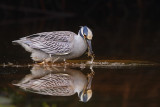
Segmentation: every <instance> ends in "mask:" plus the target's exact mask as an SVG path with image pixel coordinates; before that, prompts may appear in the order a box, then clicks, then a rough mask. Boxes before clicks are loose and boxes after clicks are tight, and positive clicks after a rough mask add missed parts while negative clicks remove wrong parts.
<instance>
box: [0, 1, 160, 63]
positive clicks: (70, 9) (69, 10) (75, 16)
mask: <svg viewBox="0 0 160 107" xmlns="http://www.w3.org/2000/svg"><path fill="white" fill-rule="evenodd" d="M159 4H160V3H159V1H158V0H78V1H77V0H1V1H0V16H1V17H0V37H1V39H0V42H1V45H0V61H1V63H3V62H5V63H7V62H16V63H21V62H23V63H26V62H31V59H30V58H29V55H30V54H29V53H28V52H25V51H24V49H22V48H21V47H19V46H13V45H12V43H11V41H13V40H15V39H18V38H20V37H23V36H27V35H30V34H34V33H38V32H44V31H55V30H62V31H63V30H69V31H73V32H75V33H78V30H79V28H80V27H79V26H83V25H87V26H88V27H90V28H91V29H92V31H93V34H94V37H93V50H94V52H95V54H96V59H116V60H121V59H132V60H147V61H155V62H160V61H159V60H160V21H159V18H160V6H159ZM81 59H87V57H86V56H85V55H84V56H83V57H81Z"/></svg>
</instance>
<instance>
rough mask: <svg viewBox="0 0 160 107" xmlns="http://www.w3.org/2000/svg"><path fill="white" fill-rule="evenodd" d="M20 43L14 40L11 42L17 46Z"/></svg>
mask: <svg viewBox="0 0 160 107" xmlns="http://www.w3.org/2000/svg"><path fill="white" fill-rule="evenodd" d="M20 43H21V40H14V41H12V44H13V45H19V44H20Z"/></svg>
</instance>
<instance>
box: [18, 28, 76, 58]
mask: <svg viewBox="0 0 160 107" xmlns="http://www.w3.org/2000/svg"><path fill="white" fill-rule="evenodd" d="M75 35H76V34H75V33H73V32H70V31H54V32H42V33H37V34H33V35H30V36H27V37H24V38H21V40H22V41H23V43H25V44H27V45H28V46H30V47H31V48H34V49H38V50H41V51H44V52H45V53H48V54H51V55H65V54H69V53H70V52H71V49H72V47H73V39H74V36H75Z"/></svg>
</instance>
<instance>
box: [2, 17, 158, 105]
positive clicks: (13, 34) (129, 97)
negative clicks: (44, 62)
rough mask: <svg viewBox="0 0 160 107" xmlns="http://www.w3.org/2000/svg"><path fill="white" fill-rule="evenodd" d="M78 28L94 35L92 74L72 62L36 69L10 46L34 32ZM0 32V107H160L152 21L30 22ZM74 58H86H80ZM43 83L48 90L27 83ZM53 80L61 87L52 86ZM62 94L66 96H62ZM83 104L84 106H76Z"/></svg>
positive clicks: (155, 30)
mask: <svg viewBox="0 0 160 107" xmlns="http://www.w3.org/2000/svg"><path fill="white" fill-rule="evenodd" d="M81 25H87V26H89V27H91V29H92V30H93V34H94V39H93V51H94V53H95V54H96V60H98V59H101V61H100V62H99V63H96V64H95V65H93V71H92V69H90V65H85V64H84V62H83V61H77V60H76V61H73V62H72V63H73V64H71V65H66V66H64V65H63V64H57V65H52V66H50V67H37V68H36V69H35V66H33V65H32V64H33V63H34V62H32V60H31V59H30V56H29V53H27V52H25V51H24V49H22V48H21V47H20V46H14V45H12V44H11V41H12V40H15V39H18V38H20V37H23V36H27V35H30V34H34V33H37V32H44V31H54V30H71V31H74V32H75V33H76V32H78V30H79V27H78V26H81ZM0 27H1V29H0V34H1V39H0V42H1V45H0V49H1V52H0V107H1V106H2V107H64V106H69V107H72V106H73V107H74V106H79V107H80V106H100V107H159V106H160V102H159V101H160V91H159V90H160V78H159V77H160V66H159V62H160V61H159V60H160V36H159V34H160V32H159V30H160V29H159V22H157V21H154V20H148V19H141V18H139V19H125V18H114V17H108V18H106V19H103V21H101V20H89V19H47V20H46V19H41V18H38V19H33V18H32V19H23V20H3V21H1V23H0ZM77 59H87V60H88V59H89V58H88V57H86V55H83V56H82V57H80V58H77ZM111 59H112V60H111ZM104 60H105V61H104ZM106 60H107V61H106ZM138 60H140V61H138ZM82 62H83V63H82ZM93 72H94V73H93ZM73 73H74V74H73ZM88 74H89V75H88ZM47 77H49V79H46V78H47ZM56 78H61V79H56ZM42 80H43V82H42V83H46V84H48V85H50V84H52V85H51V86H52V87H51V88H49V86H48V87H47V88H45V87H44V86H38V85H33V84H32V83H33V82H35V81H42ZM44 80H45V81H44ZM56 80H61V82H60V83H57V84H58V85H56V84H53V83H54V82H52V81H56ZM67 81H68V82H67ZM75 81H76V82H75ZM36 83H37V82H36ZM64 83H67V85H64ZM74 83H76V84H74ZM62 84H63V85H62ZM77 84H79V85H78V86H81V87H78V89H79V91H77V90H76V89H75V87H77V86H76V85H77ZM90 85H91V86H90ZM31 86H38V87H39V88H35V87H31ZM42 87H43V89H41V88H42ZM87 88H88V90H89V91H88V93H90V95H87V98H88V99H86V97H84V99H83V97H81V96H80V92H84V91H82V90H84V89H86V90H85V91H86V92H87ZM65 89H66V90H65ZM75 90H76V91H75ZM62 91H67V92H70V93H69V94H63V96H62ZM78 92H79V95H78V94H77V93H78ZM91 92H92V96H91ZM81 95H84V94H81ZM84 96H85V95H84ZM82 99H83V100H84V101H88V102H86V103H85V102H82V101H79V100H82Z"/></svg>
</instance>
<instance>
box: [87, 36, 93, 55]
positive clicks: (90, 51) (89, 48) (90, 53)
mask: <svg viewBox="0 0 160 107" xmlns="http://www.w3.org/2000/svg"><path fill="white" fill-rule="evenodd" d="M86 42H87V46H88V56H93V51H92V44H91V40H88V39H87V40H86Z"/></svg>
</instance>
